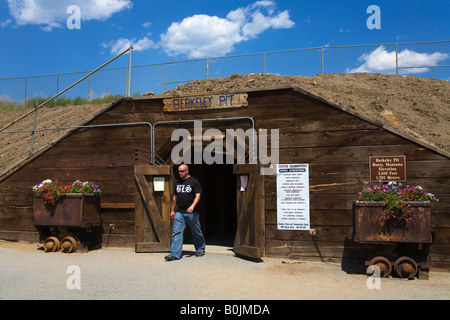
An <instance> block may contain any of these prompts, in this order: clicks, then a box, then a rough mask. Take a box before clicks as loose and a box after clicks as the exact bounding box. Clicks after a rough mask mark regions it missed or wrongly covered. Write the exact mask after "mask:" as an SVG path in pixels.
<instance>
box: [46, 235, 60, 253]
mask: <svg viewBox="0 0 450 320" xmlns="http://www.w3.org/2000/svg"><path fill="white" fill-rule="evenodd" d="M59 248H60V242H59V239H58V238H57V237H53V236H52V237H48V238H47V240H45V242H44V251H45V252H56V251H58V250H59Z"/></svg>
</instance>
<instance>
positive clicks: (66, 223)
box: [33, 193, 102, 253]
mask: <svg viewBox="0 0 450 320" xmlns="http://www.w3.org/2000/svg"><path fill="white" fill-rule="evenodd" d="M100 210H101V200H100V196H98V195H94V194H86V193H68V194H65V195H63V196H62V197H61V198H60V199H58V201H57V202H56V204H55V205H52V204H49V203H48V202H46V201H45V199H44V197H43V196H42V195H39V194H38V195H35V196H34V205H33V222H34V225H35V226H36V228H37V229H38V231H39V238H40V241H41V242H44V250H45V251H46V252H54V251H58V250H59V249H61V251H63V252H67V253H70V252H75V251H77V250H79V251H87V248H88V246H89V238H92V235H95V234H97V237H98V234H100V237H101V226H102V221H101V218H100ZM44 239H45V240H44ZM100 242H101V241H100Z"/></svg>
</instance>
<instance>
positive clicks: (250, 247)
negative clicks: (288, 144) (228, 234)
mask: <svg viewBox="0 0 450 320" xmlns="http://www.w3.org/2000/svg"><path fill="white" fill-rule="evenodd" d="M233 173H234V174H236V178H237V184H236V185H237V231H236V237H235V240H234V252H235V253H236V254H238V255H241V256H245V257H249V258H255V259H259V258H261V257H263V256H264V248H265V216H264V176H262V175H261V174H260V168H259V165H258V164H235V165H234V166H233ZM241 175H247V176H248V183H247V188H246V190H245V191H241V190H240V189H241V180H240V176H241Z"/></svg>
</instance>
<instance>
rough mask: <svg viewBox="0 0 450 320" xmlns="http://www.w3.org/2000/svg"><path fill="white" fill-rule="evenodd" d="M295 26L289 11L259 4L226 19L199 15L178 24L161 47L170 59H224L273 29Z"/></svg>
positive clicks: (173, 27) (238, 11)
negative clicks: (175, 57)
mask: <svg viewBox="0 0 450 320" xmlns="http://www.w3.org/2000/svg"><path fill="white" fill-rule="evenodd" d="M293 26H294V22H293V21H291V20H290V18H289V13H288V11H283V12H277V13H276V12H275V3H274V2H273V1H257V2H255V3H253V4H251V5H249V6H247V7H245V8H238V9H236V10H233V11H230V12H229V13H228V14H227V16H226V18H220V17H217V16H208V15H204V14H198V15H194V16H191V17H187V18H185V19H183V21H181V22H174V23H172V25H171V26H170V27H169V28H168V29H167V32H166V33H164V34H161V47H162V48H163V49H164V51H165V52H166V53H167V54H169V55H179V54H186V55H187V56H188V57H189V58H202V57H206V56H220V55H225V54H227V53H229V52H231V51H232V50H233V47H234V45H236V44H237V43H239V42H241V41H246V40H249V39H251V38H256V37H257V36H258V35H259V34H261V33H262V32H264V31H265V30H267V29H269V28H274V29H286V28H291V27H293Z"/></svg>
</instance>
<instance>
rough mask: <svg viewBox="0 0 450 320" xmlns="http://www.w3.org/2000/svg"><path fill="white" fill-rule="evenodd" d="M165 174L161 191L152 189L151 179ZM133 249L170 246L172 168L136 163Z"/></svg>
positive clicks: (144, 250)
mask: <svg viewBox="0 0 450 320" xmlns="http://www.w3.org/2000/svg"><path fill="white" fill-rule="evenodd" d="M155 177H157V178H162V177H164V191H155V190H154V178H155ZM134 178H135V184H136V198H135V207H136V209H135V219H136V248H135V250H136V252H162V251H169V249H170V228H171V218H170V209H171V199H172V167H171V166H167V165H160V166H148V165H142V166H135V167H134Z"/></svg>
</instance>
